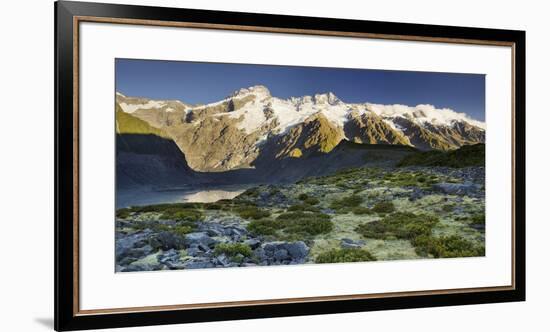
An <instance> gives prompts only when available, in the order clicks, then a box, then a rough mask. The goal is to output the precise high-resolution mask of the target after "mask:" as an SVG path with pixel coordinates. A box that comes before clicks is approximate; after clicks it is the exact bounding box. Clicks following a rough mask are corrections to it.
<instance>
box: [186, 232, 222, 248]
mask: <svg viewBox="0 0 550 332" xmlns="http://www.w3.org/2000/svg"><path fill="white" fill-rule="evenodd" d="M215 243H216V240H214V239H213V238H211V237H210V236H208V234H206V232H195V233H189V234H186V235H185V244H186V245H187V246H192V245H194V244H196V245H203V246H206V247H210V246H212V245H214V244H215Z"/></svg>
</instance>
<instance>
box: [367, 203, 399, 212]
mask: <svg viewBox="0 0 550 332" xmlns="http://www.w3.org/2000/svg"><path fill="white" fill-rule="evenodd" d="M372 211H373V212H376V213H392V212H393V211H395V206H394V205H393V202H391V201H382V202H378V203H376V204H375V205H374V206H373V207H372Z"/></svg>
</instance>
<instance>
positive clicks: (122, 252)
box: [115, 229, 152, 260]
mask: <svg viewBox="0 0 550 332" xmlns="http://www.w3.org/2000/svg"><path fill="white" fill-rule="evenodd" d="M151 234H152V231H151V230H149V229H146V230H144V231H141V232H137V233H133V234H129V235H127V234H123V233H120V232H117V233H116V242H115V252H116V257H117V260H119V259H122V258H123V257H125V256H127V255H128V253H129V252H130V251H131V250H132V249H133V248H139V247H143V246H145V245H146V244H148V240H149V237H150V236H151Z"/></svg>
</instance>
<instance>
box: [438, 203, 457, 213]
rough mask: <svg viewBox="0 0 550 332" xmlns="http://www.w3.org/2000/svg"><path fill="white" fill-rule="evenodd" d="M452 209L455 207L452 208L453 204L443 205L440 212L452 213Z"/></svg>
mask: <svg viewBox="0 0 550 332" xmlns="http://www.w3.org/2000/svg"><path fill="white" fill-rule="evenodd" d="M454 208H455V207H454V205H453V204H447V205H443V206H442V207H441V210H442V211H443V212H452V211H453V210H454Z"/></svg>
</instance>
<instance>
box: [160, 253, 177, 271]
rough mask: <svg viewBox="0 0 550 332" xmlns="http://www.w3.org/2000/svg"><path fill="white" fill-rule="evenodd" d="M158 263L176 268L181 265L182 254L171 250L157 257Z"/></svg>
mask: <svg viewBox="0 0 550 332" xmlns="http://www.w3.org/2000/svg"><path fill="white" fill-rule="evenodd" d="M157 261H158V262H159V263H161V264H164V265H166V266H168V267H169V268H174V267H176V266H178V265H179V263H180V253H179V252H178V251H176V250H174V249H170V250H168V251H166V252H163V253H161V254H159V255H158V256H157Z"/></svg>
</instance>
